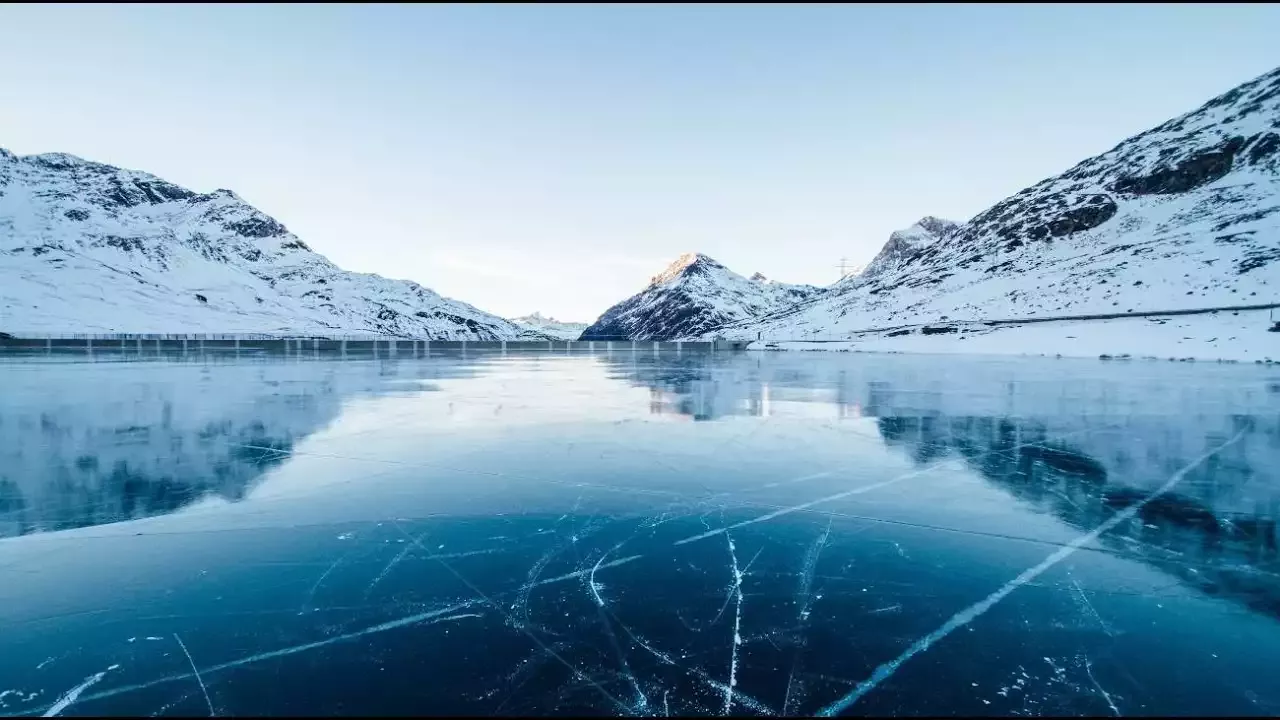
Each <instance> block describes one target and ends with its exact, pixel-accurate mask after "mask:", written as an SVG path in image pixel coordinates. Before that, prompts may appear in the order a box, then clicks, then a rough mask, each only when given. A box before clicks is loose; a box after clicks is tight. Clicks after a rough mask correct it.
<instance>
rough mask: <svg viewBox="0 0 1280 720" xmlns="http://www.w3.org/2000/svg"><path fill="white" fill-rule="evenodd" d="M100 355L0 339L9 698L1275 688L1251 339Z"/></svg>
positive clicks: (942, 697)
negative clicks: (1100, 356) (1114, 357)
mask: <svg viewBox="0 0 1280 720" xmlns="http://www.w3.org/2000/svg"><path fill="white" fill-rule="evenodd" d="M95 359H96V360H97V361H96V362H90V361H88V358H87V357H85V356H84V355H78V354H75V353H68V354H65V355H62V356H59V355H53V356H50V357H41V356H39V355H30V356H18V355H14V354H7V355H0V434H2V435H0V441H2V442H0V452H2V453H3V454H4V455H3V457H0V576H2V577H3V578H4V582H0V637H3V638H4V643H5V645H4V647H5V650H4V652H3V653H0V712H3V713H4V714H21V715H38V714H46V713H50V714H55V713H56V714H63V715H76V714H112V713H115V714H142V715H150V714H158V715H164V714H173V715H188V716H190V715H213V714H217V715H243V714H290V715H299V714H319V713H324V714H335V713H337V714H448V713H453V714H466V715H486V714H497V715H504V714H505V715H514V714H530V715H568V714H589V713H595V714H616V715H671V714H675V715H704V714H705V715H814V714H822V713H842V712H847V713H851V714H875V715H887V714H891V713H893V714H913V715H914V714H944V713H946V714H969V715H976V714H998V715H1032V714H1037V715H1044V714H1048V715H1068V714H1084V715H1089V714H1092V715H1119V714H1139V713H1142V714H1172V713H1178V714H1192V713H1194V714H1208V715H1223V714H1234V715H1245V714H1251V715H1258V714H1263V715H1265V714H1275V713H1277V712H1280V691H1278V689H1277V686H1276V684H1275V682H1274V668H1275V667H1276V666H1277V662H1280V624H1278V623H1277V621H1280V579H1278V578H1280V575H1278V574H1277V573H1278V572H1280V556H1278V554H1277V546H1276V528H1275V521H1276V518H1277V515H1280V483H1278V482H1277V478H1276V470H1275V468H1277V467H1280V462H1278V461H1280V442H1278V441H1277V438H1280V413H1277V409H1280V371H1277V370H1276V369H1275V368H1274V367H1272V366H1265V365H1264V366H1256V365H1253V364H1248V365H1227V364H1208V365H1206V364H1204V363H1197V364H1193V363H1168V362H1161V363H1152V362H1139V361H1134V362H1128V363H1124V362H1101V361H1097V360H1051V359H1029V358H1028V359H1023V358H1009V357H1003V358H1002V357H990V358H975V357H959V356H957V357H948V358H945V359H939V358H937V357H929V356H924V355H902V356H889V355H873V354H866V355H864V354H852V353H848V354H845V353H804V354H800V353H737V354H729V353H715V354H711V353H698V354H690V353H680V354H677V353H675V352H663V353H661V354H658V355H655V354H654V353H652V352H639V353H633V352H631V351H630V350H627V351H621V352H619V351H614V352H605V351H598V352H595V353H586V352H580V353H571V354H567V355H566V354H564V353H562V352H561V353H550V352H538V353H531V352H526V353H509V354H505V355H504V354H502V353H501V352H500V351H492V352H474V351H469V352H468V354H467V355H466V356H465V357H464V356H463V355H462V354H461V353H459V352H452V353H434V354H433V356H432V357H430V358H425V359H423V358H417V359H415V358H399V359H381V360H376V361H375V360H349V361H346V362H342V361H334V360H327V359H324V358H323V357H321V358H306V357H302V358H299V357H296V356H292V357H288V358H285V357H270V356H260V357H254V358H244V359H241V360H238V361H237V360H234V359H230V358H225V357H200V356H192V357H187V358H184V359H175V358H170V359H160V358H150V359H146V358H143V359H137V358H135V359H128V357H127V356H119V357H111V356H105V355H99V356H96V358H95ZM1189 677H1194V678H1195V682H1194V683H1191V682H1187V678H1189Z"/></svg>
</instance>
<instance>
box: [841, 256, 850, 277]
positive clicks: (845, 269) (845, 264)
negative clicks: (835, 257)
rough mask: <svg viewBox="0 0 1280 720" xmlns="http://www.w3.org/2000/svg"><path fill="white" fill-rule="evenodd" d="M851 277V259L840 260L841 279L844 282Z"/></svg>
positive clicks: (843, 258)
mask: <svg viewBox="0 0 1280 720" xmlns="http://www.w3.org/2000/svg"><path fill="white" fill-rule="evenodd" d="M848 275H849V258H846V257H842V258H840V279H841V280H843V279H845V278H846V277H847V276H848Z"/></svg>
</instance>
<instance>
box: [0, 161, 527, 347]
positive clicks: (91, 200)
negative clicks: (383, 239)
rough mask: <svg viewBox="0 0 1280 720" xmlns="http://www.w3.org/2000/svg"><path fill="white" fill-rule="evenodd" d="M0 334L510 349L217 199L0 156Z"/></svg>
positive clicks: (453, 306)
mask: <svg viewBox="0 0 1280 720" xmlns="http://www.w3.org/2000/svg"><path fill="white" fill-rule="evenodd" d="M0 329H3V330H5V331H8V332H23V331H28V332H183V333H200V332H220V333H234V332H276V333H307V334H346V333H379V334H387V335H396V336H401V337H419V338H431V339H459V340H461V339H476V340H481V339H510V338H516V337H519V336H521V334H522V333H524V332H525V331H524V330H523V329H522V328H520V327H519V326H517V325H515V324H513V323H511V322H509V321H507V320H504V319H502V318H498V317H495V316H493V315H490V314H488V313H485V312H482V311H480V310H477V309H476V308H474V307H472V306H470V305H467V304H466V303H462V302H458V301H456V300H450V299H448V298H444V297H441V296H440V295H437V294H436V293H434V292H432V291H431V290H429V289H427V288H424V287H422V286H420V285H417V284H416V283H412V282H408V281H403V280H390V279H387V278H384V277H381V276H378V275H367V274H361V273H353V272H347V271H345V270H342V269H341V268H338V267H337V266H335V265H334V264H333V263H331V262H329V261H328V260H327V259H326V258H325V257H323V256H321V255H319V254H317V253H315V252H312V251H311V249H310V248H308V247H307V246H306V244H305V243H303V242H302V241H301V240H299V239H298V238H297V237H295V236H294V235H293V234H292V233H290V232H289V231H288V230H287V229H286V228H285V227H284V226H283V225H281V224H280V223H279V222H277V221H276V220H274V219H272V218H270V217H268V216H266V215H265V214H263V213H261V212H259V211H258V210H256V209H255V208H253V207H252V206H250V205H248V204H247V203H245V202H244V201H243V200H241V199H240V198H239V197H237V196H236V195H235V193H233V192H231V191H229V190H216V191H214V192H212V193H205V194H198V193H195V192H192V191H190V190H187V189H185V188H182V187H178V186H177V185H173V184H171V183H167V182H165V181H163V180H161V179H159V178H157V177H154V176H152V175H148V174H146V173H142V172H137V171H133V170H123V169H120V168H116V167H112V166H110V165H103V164H100V163H94V162H89V161H86V160H82V159H80V158H77V157H74V156H71V155H64V154H45V155H31V156H25V157H17V156H15V155H14V154H13V153H10V152H9V151H7V150H4V149H0Z"/></svg>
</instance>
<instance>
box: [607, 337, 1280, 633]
mask: <svg viewBox="0 0 1280 720" xmlns="http://www.w3.org/2000/svg"><path fill="white" fill-rule="evenodd" d="M824 370H829V371H828V372H823V371H824ZM621 374H622V375H625V376H626V377H627V378H628V379H629V380H631V381H632V382H634V383H636V384H641V385H647V386H648V387H649V388H650V393H651V397H652V398H653V401H652V403H651V411H652V412H655V413H681V414H684V415H688V416H690V417H691V418H693V419H695V420H710V419H715V418H717V417H722V416H726V415H751V416H757V417H768V416H769V415H770V414H771V409H770V408H771V404H773V403H777V402H779V401H781V400H790V401H793V402H810V403H815V404H816V405H820V406H828V407H826V408H822V409H820V412H819V413H818V414H820V415H825V416H826V417H828V418H830V419H839V418H846V417H874V418H876V426H877V428H878V430H879V433H880V437H881V439H882V440H883V442H884V443H885V445H886V446H888V447H891V448H897V449H899V450H901V451H902V452H903V453H904V454H905V455H906V456H907V457H909V458H911V460H912V461H913V462H915V463H917V464H919V465H925V464H929V463H934V462H938V461H940V460H944V459H947V458H954V457H959V458H963V459H964V462H965V464H966V466H967V467H969V468H970V469H971V470H973V471H974V472H975V473H977V474H978V475H979V476H981V477H982V478H984V479H985V480H986V481H987V482H989V483H990V484H991V485H993V486H994V487H996V488H999V489H1000V490H1002V491H1004V492H1006V493H1008V494H1009V495H1010V496H1011V497H1013V498H1014V499H1015V500H1017V501H1018V502H1019V503H1022V504H1024V506H1027V507H1030V508H1032V509H1033V510H1035V511H1037V512H1041V513H1045V514H1048V515H1052V516H1053V517H1055V518H1057V519H1058V520H1060V521H1062V522H1064V523H1067V524H1069V525H1071V526H1072V527H1074V528H1076V529H1078V530H1079V531H1080V532H1081V533H1082V534H1083V533H1087V532H1090V531H1092V530H1093V529H1094V528H1096V527H1097V526H1099V525H1100V524H1102V523H1103V522H1104V521H1106V520H1107V519H1108V518H1110V517H1111V516H1113V515H1114V514H1115V513H1116V512H1119V511H1121V510H1123V509H1124V508H1125V507H1128V506H1130V505H1133V504H1136V503H1138V502H1140V501H1142V500H1143V499H1145V498H1147V497H1149V496H1150V495H1151V494H1152V493H1153V492H1154V491H1155V489H1156V488H1158V487H1160V486H1161V485H1163V484H1164V483H1165V482H1167V481H1168V480H1169V479H1170V477H1172V476H1173V475H1174V473H1176V472H1178V471H1179V470H1180V469H1181V468H1183V467H1185V466H1187V465H1189V464H1190V463H1191V461H1192V460H1193V459H1194V458H1195V457H1196V456H1198V455H1199V454H1200V453H1201V452H1202V451H1204V450H1205V449H1207V448H1210V447H1214V446H1216V445H1218V444H1221V443H1222V442H1223V441H1225V440H1226V439H1227V438H1228V437H1230V436H1232V435H1233V434H1235V433H1236V432H1237V431H1240V430H1244V432H1245V435H1244V437H1243V439H1242V440H1241V441H1240V442H1238V443H1236V444H1234V445H1232V446H1230V447H1228V448H1225V449H1224V450H1223V451H1221V452H1220V453H1217V454H1215V455H1214V456H1212V457H1210V458H1209V459H1208V460H1206V461H1204V462H1202V463H1200V464H1199V465H1196V466H1195V467H1194V468H1192V469H1191V470H1190V471H1188V472H1186V474H1185V475H1184V476H1183V477H1182V478H1181V480H1180V481H1179V483H1178V485H1177V487H1176V488H1174V489H1173V490H1172V491H1170V492H1166V493H1163V494H1161V495H1159V496H1157V497H1155V498H1154V499H1152V500H1150V501H1149V502H1147V503H1146V504H1145V505H1144V506H1143V507H1142V508H1141V510H1140V511H1139V512H1138V513H1137V514H1136V516H1135V517H1134V518H1133V519H1132V520H1130V521H1128V522H1126V523H1124V524H1121V525H1120V526H1118V527H1116V528H1115V529H1114V530H1112V531H1110V532H1108V533H1107V534H1105V535H1103V536H1102V537H1101V538H1099V541H1098V542H1099V543H1100V544H1101V545H1102V546H1103V547H1105V548H1106V549H1107V550H1108V551H1110V552H1114V553H1116V554H1118V555H1120V556H1122V557H1126V558H1130V559H1136V560H1140V561H1142V562H1144V563H1147V564H1149V565H1151V566H1153V567H1156V568H1158V569H1160V570H1161V571H1163V572H1166V573H1168V574H1170V575H1172V576H1174V577H1176V578H1178V580H1179V581H1180V582H1182V583H1184V584H1186V585H1188V586H1190V587H1193V588H1195V589H1196V590H1199V591H1201V592H1203V593H1206V594H1209V595H1215V596H1221V597H1224V598H1228V599H1231V600H1233V601H1235V602H1238V603H1241V604H1243V605H1245V606H1247V607H1248V608H1250V609H1252V610H1254V611H1256V612H1259V613H1263V614H1266V615H1269V616H1271V617H1275V618H1277V619H1280V553H1278V551H1277V520H1278V519H1280V483H1277V481H1276V478H1275V471H1274V468H1276V467H1277V466H1280V416H1277V415H1276V414H1275V413H1274V412H1271V413H1257V414H1233V413H1231V412H1230V409H1231V408H1232V407H1233V406H1234V405H1236V404H1237V403H1234V402H1233V401H1232V399H1231V398H1230V397H1229V396H1228V397H1226V399H1220V403H1219V407H1221V408H1222V409H1223V410H1227V412H1223V413H1220V414H1213V413H1206V412H1204V408H1203V407H1201V406H1199V405H1198V404H1197V403H1199V402H1200V401H1199V400H1195V401H1193V402H1192V405H1193V407H1192V408H1191V410H1193V411H1194V412H1187V411H1183V412H1169V411H1166V410H1164V408H1162V407H1159V405H1160V404H1161V403H1168V402H1170V396H1171V393H1164V394H1161V393H1159V392H1158V390H1157V391H1156V392H1155V393H1153V394H1150V395H1143V394H1142V393H1141V392H1140V391H1135V390H1134V389H1133V388H1131V387H1125V386H1119V387H1108V386H1107V385H1106V384H1105V383H1098V382H1096V381H1092V379H1090V382H1088V383H1085V382H1078V386H1079V387H1080V388H1081V395H1082V397H1081V398H1068V399H1069V400H1079V401H1081V408H1082V410H1083V411H1082V412H1080V413H1078V414H1055V413H1053V410H1055V409H1056V408H1054V407H1050V406H1049V403H1048V402H1046V401H1045V400H1043V399H1041V398H1039V397H1038V396H1033V397H1031V399H1028V396H1032V393H1030V392H1028V391H1029V390H1030V389H1031V385H1030V383H1028V382H1015V381H1013V380H1012V379H1007V380H1004V379H998V378H997V379H994V380H993V382H991V384H989V385H987V386H983V387H974V386H972V385H965V384H964V383H963V381H962V382H960V383H956V384H955V385H948V384H946V383H945V382H943V383H939V382H933V383H929V384H927V386H926V387H923V388H922V387H920V386H919V385H921V384H924V383H919V384H913V385H910V386H898V385H896V384H895V383H894V382H893V381H891V380H886V379H882V378H884V377H893V376H894V375H895V371H893V370H892V369H889V368H887V367H886V368H883V369H877V370H873V371H871V372H867V371H865V370H864V371H863V372H860V373H857V374H854V373H846V372H845V371H844V370H839V371H836V370H835V369H834V368H833V367H830V366H828V367H827V368H824V367H823V366H822V365H821V364H819V363H815V364H814V365H813V366H812V367H810V368H809V372H807V373H806V372H803V371H798V370H797V369H796V367H795V366H794V365H793V366H792V367H770V364H769V363H768V362H766V363H764V364H763V365H762V363H761V362H760V361H759V360H756V361H755V362H752V361H749V360H743V361H739V362H737V363H735V364H733V365H726V366H721V367H716V366H715V365H712V364H707V365H703V366H701V367H697V366H688V367H683V368H671V367H663V366H660V365H656V364H644V363H640V364H634V363H633V364H630V365H627V366H625V372H623V373H621ZM897 374H900V373H897ZM1063 385H1068V384H1067V383H1063ZM1271 387H1272V386H1270V385H1268V386H1267V391H1268V394H1274V391H1273V390H1271ZM908 388H909V389H908ZM1036 389H1037V390H1038V389H1039V388H1036ZM815 391H826V392H825V394H821V393H820V394H819V397H818V398H817V399H815ZM962 392H968V393H971V394H973V395H975V396H976V395H981V396H982V397H983V399H984V400H987V401H989V400H990V398H992V397H999V396H1001V395H1005V396H1007V397H1009V398H1012V399H1013V400H1021V401H1022V403H1023V404H1024V405H1025V406H1026V407H1027V408H1028V410H1029V412H1024V413H1022V414H1020V415H1019V416H1000V415H962V414H956V415H951V414H947V413H945V412H943V411H942V410H941V408H947V407H949V406H950V407H954V406H955V405H957V404H958V403H956V402H955V400H956V397H957V396H960V395H961V394H962ZM1123 392H1129V393H1134V394H1135V396H1137V398H1138V400H1137V401H1135V405H1134V406H1135V407H1138V408H1140V409H1148V408H1149V409H1150V411H1149V412H1147V413H1134V414H1129V415H1119V414H1114V413H1107V412H1099V408H1098V407H1096V406H1094V405H1093V404H1092V403H1093V402H1094V398H1093V397H1090V396H1094V397H1101V398H1108V395H1109V394H1110V395H1115V394H1116V393H1123ZM1257 397H1258V396H1257V395H1256V394H1255V395H1252V396H1250V399H1256V398H1257ZM1110 399H1111V400H1114V397H1111V398H1110ZM1054 401H1055V402H1056V403H1058V406H1059V407H1061V403H1062V402H1063V401H1062V399H1061V398H1060V397H1059V398H1054ZM1143 401H1146V402H1148V403H1149V404H1148V405H1147V406H1146V407H1143V406H1142V405H1141V404H1136V403H1141V402H1143ZM1037 409H1038V410H1039V411H1040V412H1038V413H1037V412H1036V410H1037ZM1104 409H1105V408H1104Z"/></svg>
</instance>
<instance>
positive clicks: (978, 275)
mask: <svg viewBox="0 0 1280 720" xmlns="http://www.w3.org/2000/svg"><path fill="white" fill-rule="evenodd" d="M893 243H894V239H893V237H892V236H891V238H890V241H889V243H886V248H885V249H882V251H881V254H882V255H886V250H889V245H891V244H893ZM900 250H901V252H896V251H895V252H888V253H887V255H889V256H892V257H891V258H890V259H889V260H888V261H886V262H883V263H881V265H880V267H879V268H878V269H877V270H876V271H875V272H871V273H868V272H866V271H864V272H863V273H861V274H859V275H857V276H854V277H851V278H848V279H846V280H845V281H842V282H840V283H837V284H836V285H834V286H832V287H831V288H830V289H829V290H827V291H826V292H824V293H822V294H821V295H820V296H818V297H816V298H814V299H812V300H810V301H807V302H804V303H801V304H798V305H795V306H792V307H791V308H787V309H784V310H783V311H781V312H779V313H775V314H774V315H772V316H771V317H770V318H768V319H766V320H764V321H763V322H760V323H750V322H747V323H740V324H738V325H737V326H735V327H734V328H732V329H731V330H732V332H731V333H730V334H731V335H732V336H734V337H738V338H742V339H747V338H755V337H756V336H757V335H758V334H760V335H764V336H765V337H777V338H799V337H803V336H806V335H815V336H816V335H822V336H825V337H840V336H844V335H847V334H848V333H852V332H854V331H857V330H861V329H866V328H873V327H888V326H893V325H911V324H923V323H934V322H946V321H954V320H973V321H980V320H984V319H995V318H999V319H1008V318H1022V317H1026V318H1031V317H1037V316H1059V315H1086V314H1091V313H1115V312H1141V311H1143V310H1179V309H1184V308H1195V307H1213V306H1232V305H1247V304H1252V303H1260V302H1267V301H1271V300H1274V299H1275V298H1276V297H1277V296H1278V293H1277V291H1276V288H1277V287H1278V286H1280V263H1277V262H1275V261H1276V260H1280V68H1277V69H1276V70H1272V71H1271V72H1268V73H1265V74H1263V75H1261V76H1259V77H1257V78H1254V79H1253V80H1250V81H1248V82H1245V83H1243V84H1241V85H1239V86H1237V87H1235V88H1232V89H1231V90H1228V91H1227V92H1225V93H1222V94H1220V95H1218V96H1217V97H1214V98H1212V99H1210V100H1209V101H1207V102H1205V103H1204V104H1202V105H1201V106H1200V107H1198V108H1196V109H1195V110H1192V111H1190V112H1187V113H1184V114H1182V115H1179V116H1177V117H1175V118H1172V119H1170V120H1168V121H1166V122H1164V123H1161V124H1160V125H1158V126H1156V127H1154V128H1152V129H1150V130H1147V131H1144V132H1142V133H1139V134H1137V135H1134V136H1132V137H1130V138H1127V139H1125V140H1123V141H1121V142H1120V143H1118V144H1117V145H1116V146H1114V147H1113V148H1111V149H1110V150H1108V151H1106V152H1104V153H1101V154H1099V155H1096V156H1094V157H1091V158H1087V159H1085V160H1083V161H1081V162H1079V163H1077V164H1075V165H1073V166H1072V167H1070V168H1068V169H1067V170H1065V171H1064V172H1062V173H1060V174H1058V175H1055V176H1051V177H1048V178H1045V179H1044V180H1041V181H1040V182H1038V183H1036V184H1034V185H1032V186H1030V187H1028V188H1026V189H1024V190H1022V191H1020V192H1018V193H1016V194H1014V195H1012V196H1010V197H1009V198H1006V199H1004V200H1002V201H1000V202H998V203H996V204H994V205H993V206H992V207H990V208H988V209H986V210H984V211H983V212H981V213H978V214H977V215H975V216H974V217H973V218H972V219H971V220H969V221H968V222H965V223H962V224H960V225H959V226H958V227H956V228H954V229H952V230H950V231H948V232H945V233H943V234H942V235H941V236H939V237H936V238H935V239H933V240H932V241H931V242H926V243H922V244H919V245H916V246H914V247H903V248H900Z"/></svg>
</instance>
